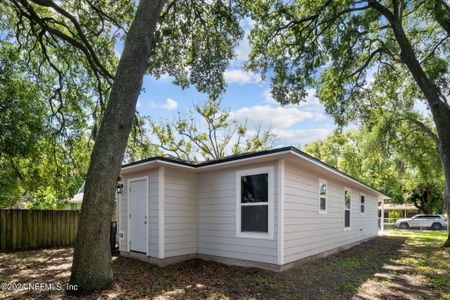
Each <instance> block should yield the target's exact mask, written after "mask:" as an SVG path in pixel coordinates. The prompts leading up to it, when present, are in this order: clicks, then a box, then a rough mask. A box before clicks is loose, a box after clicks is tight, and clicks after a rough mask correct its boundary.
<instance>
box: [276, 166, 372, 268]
mask: <svg viewBox="0 0 450 300" xmlns="http://www.w3.org/2000/svg"><path fill="white" fill-rule="evenodd" d="M321 176H322V175H321ZM326 180H327V214H318V213H317V207H318V204H317V203H318V199H319V189H318V188H317V185H318V182H319V174H316V172H315V171H314V170H311V169H308V170H305V169H303V168H302V167H301V166H300V165H297V164H295V163H292V162H286V164H285V176H284V185H285V186H284V190H285V196H284V199H285V202H284V228H285V232H284V251H283V252H284V263H285V264H286V263H289V262H293V261H296V260H298V259H302V258H305V257H308V256H311V255H315V254H319V253H321V252H325V251H328V250H332V249H335V248H338V247H341V246H345V245H347V244H351V243H354V242H357V241H360V240H364V239H367V238H370V237H374V236H376V235H377V233H378V226H377V211H378V207H377V198H376V196H375V195H372V194H366V214H365V215H360V214H359V209H360V207H359V201H360V199H359V197H358V196H359V193H352V202H354V203H355V205H352V206H351V209H352V214H351V215H352V220H351V222H352V223H351V224H352V229H351V230H348V231H344V230H342V228H343V226H344V216H343V211H344V200H343V195H344V184H342V183H339V182H338V181H337V180H336V179H335V178H333V177H329V178H326ZM352 190H353V191H357V188H354V187H352ZM355 194H357V195H358V196H356V197H355ZM356 203H358V205H356ZM355 212H356V213H355Z"/></svg>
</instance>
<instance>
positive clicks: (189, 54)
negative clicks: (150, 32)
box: [149, 0, 243, 99]
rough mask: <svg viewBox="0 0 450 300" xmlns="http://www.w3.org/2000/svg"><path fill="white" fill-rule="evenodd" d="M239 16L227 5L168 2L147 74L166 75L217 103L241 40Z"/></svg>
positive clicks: (199, 2)
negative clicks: (225, 75)
mask: <svg viewBox="0 0 450 300" xmlns="http://www.w3.org/2000/svg"><path fill="white" fill-rule="evenodd" d="M239 18H240V15H239V12H238V11H237V8H236V7H234V5H233V4H230V3H228V2H227V1H221V0H214V1H209V2H203V1H172V2H170V3H168V4H167V5H166V6H165V8H164V11H163V13H162V15H161V20H160V26H159V28H158V29H157V31H156V33H155V42H154V46H153V52H152V57H151V62H150V66H149V73H150V74H152V75H154V76H155V77H157V78H159V77H161V76H163V75H170V76H173V77H174V78H175V80H174V83H175V84H177V85H179V86H181V87H182V88H186V87H188V86H189V85H191V84H193V85H195V87H196V88H197V89H198V90H199V91H200V92H204V93H206V94H208V95H209V97H210V98H212V99H217V98H218V97H219V95H220V94H221V93H222V92H223V91H224V89H225V81H224V79H223V72H224V71H225V69H226V68H227V66H228V61H229V60H230V59H232V58H233V57H234V52H233V48H234V47H235V46H236V45H237V44H238V42H239V40H240V39H241V38H242V36H243V32H242V30H241V29H240V26H239Z"/></svg>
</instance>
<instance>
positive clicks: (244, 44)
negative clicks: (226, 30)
mask: <svg viewBox="0 0 450 300" xmlns="http://www.w3.org/2000/svg"><path fill="white" fill-rule="evenodd" d="M250 29H251V28H246V29H245V30H244V37H243V38H242V40H241V41H240V42H239V45H238V46H237V47H236V49H235V53H236V60H237V61H240V62H242V61H247V60H248V56H249V54H250V51H251V47H250V41H249V40H248V35H249V34H250Z"/></svg>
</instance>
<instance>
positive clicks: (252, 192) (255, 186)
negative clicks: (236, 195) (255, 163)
mask: <svg viewBox="0 0 450 300" xmlns="http://www.w3.org/2000/svg"><path fill="white" fill-rule="evenodd" d="M268 181H269V175H268V174H257V175H247V176H242V177H241V202H242V203H252V202H267V201H268V197H269V182H268Z"/></svg>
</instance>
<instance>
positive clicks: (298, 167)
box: [117, 147, 388, 270]
mask: <svg viewBox="0 0 450 300" xmlns="http://www.w3.org/2000/svg"><path fill="white" fill-rule="evenodd" d="M121 177H122V181H123V184H124V187H123V189H122V191H121V193H120V194H119V197H118V201H119V203H118V212H117V213H118V214H119V229H118V230H119V236H120V243H119V245H120V251H121V254H122V255H124V256H129V257H135V258H138V259H142V260H145V261H150V262H154V263H158V264H167V263H173V262H178V261H182V260H186V259H190V258H194V257H197V258H201V259H207V260H215V261H219V262H224V263H229V264H237V265H246V266H256V267H261V268H265V269H272V270H283V269H286V268H288V267H291V266H292V265H293V264H294V263H295V262H297V261H299V260H302V259H305V258H308V257H312V256H324V255H327V254H330V253H333V252H336V251H338V250H341V249H345V248H348V247H351V246H353V245H355V244H358V243H361V242H363V241H366V240H368V239H371V238H374V237H376V236H377V233H378V207H377V206H378V201H384V199H386V198H388V197H387V196H385V195H384V194H382V193H381V192H379V191H377V190H375V189H374V188H371V187H369V186H367V185H365V184H364V183H361V182H359V181H358V180H356V179H354V178H352V177H350V176H348V175H346V174H344V173H342V172H340V171H338V170H336V169H335V168H333V167H331V166H328V165H326V164H325V163H323V162H321V161H319V160H317V159H314V158H313V157H311V156H309V155H307V154H305V153H303V152H302V151H300V150H298V149H297V148H294V147H285V148H280V149H274V150H269V151H261V152H254V153H245V154H240V155H235V156H230V157H226V158H223V159H218V160H212V161H206V162H201V163H191V162H187V161H183V160H178V159H173V158H167V157H153V158H149V159H146V160H142V161H138V162H134V163H130V164H127V165H124V166H122V170H121Z"/></svg>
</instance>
